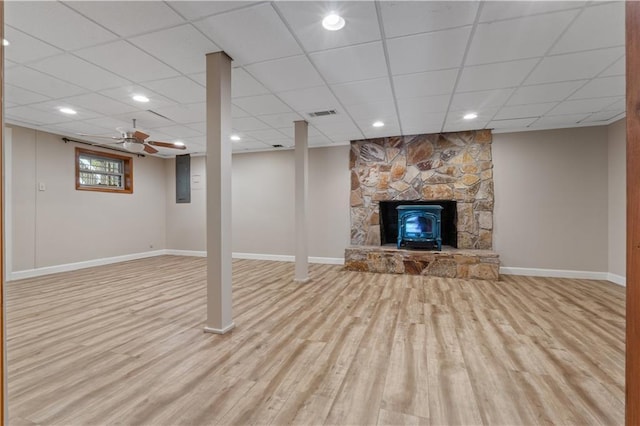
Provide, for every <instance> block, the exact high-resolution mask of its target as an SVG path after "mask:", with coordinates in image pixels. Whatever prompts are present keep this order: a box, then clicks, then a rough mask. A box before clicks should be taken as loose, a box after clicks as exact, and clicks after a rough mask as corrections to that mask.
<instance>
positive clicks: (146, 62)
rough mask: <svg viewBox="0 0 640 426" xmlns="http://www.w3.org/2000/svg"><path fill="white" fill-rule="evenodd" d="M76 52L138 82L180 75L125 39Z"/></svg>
mask: <svg viewBox="0 0 640 426" xmlns="http://www.w3.org/2000/svg"><path fill="white" fill-rule="evenodd" d="M76 54H77V55H78V56H80V57H82V58H84V59H86V60H87V61H89V62H93V63H94V64H96V65H99V66H101V67H102V68H105V69H107V70H109V71H111V72H114V73H116V74H118V75H121V76H123V77H125V78H128V79H129V80H131V81H133V82H136V83H138V82H141V81H147V80H157V79H160V78H168V77H173V76H176V75H178V72H177V71H175V70H174V69H172V68H170V67H168V66H167V65H165V64H163V63H162V62H160V61H158V60H157V59H155V58H154V57H152V56H151V55H149V54H147V53H145V52H143V51H142V50H140V49H138V48H137V47H135V46H133V45H131V44H129V43H127V42H126V41H124V40H120V41H116V42H114V43H108V44H103V45H101V46H96V47H92V48H90V49H83V50H79V51H78V52H76Z"/></svg>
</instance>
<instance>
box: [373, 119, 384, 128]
mask: <svg viewBox="0 0 640 426" xmlns="http://www.w3.org/2000/svg"><path fill="white" fill-rule="evenodd" d="M372 126H373V127H382V126H384V123H383V122H382V121H380V120H378V121H374V122H373V124H372Z"/></svg>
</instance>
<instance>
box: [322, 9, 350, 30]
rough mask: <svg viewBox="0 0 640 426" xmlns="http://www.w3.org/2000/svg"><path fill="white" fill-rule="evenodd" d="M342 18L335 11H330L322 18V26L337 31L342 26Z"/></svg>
mask: <svg viewBox="0 0 640 426" xmlns="http://www.w3.org/2000/svg"><path fill="white" fill-rule="evenodd" d="M344 24H345V22H344V18H343V17H342V16H340V15H338V14H337V13H335V12H331V13H330V14H328V15H327V16H325V17H324V19H323V20H322V26H323V27H324V29H325V30H329V31H338V30H341V29H342V28H343V27H344Z"/></svg>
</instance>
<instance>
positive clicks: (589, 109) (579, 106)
mask: <svg viewBox="0 0 640 426" xmlns="http://www.w3.org/2000/svg"><path fill="white" fill-rule="evenodd" d="M616 100H617V98H615V97H614V98H596V99H578V100H573V101H564V102H562V103H560V104H559V105H558V106H557V107H555V108H554V109H552V110H551V111H549V112H548V113H547V115H562V114H581V113H585V114H586V113H593V112H598V111H600V110H601V109H603V108H605V107H606V106H608V105H610V104H611V103H613V102H614V101H616Z"/></svg>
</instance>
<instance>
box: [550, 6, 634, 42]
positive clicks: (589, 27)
mask: <svg viewBox="0 0 640 426" xmlns="http://www.w3.org/2000/svg"><path fill="white" fill-rule="evenodd" d="M612 46H624V2H622V1H615V2H609V3H606V4H602V5H596V6H591V7H587V8H585V9H584V10H583V12H582V13H581V14H580V16H579V17H578V19H576V21H575V22H574V23H573V24H572V25H571V27H570V28H569V30H568V31H567V32H566V33H564V34H563V36H562V38H561V39H560V40H559V41H558V43H557V44H556V45H555V46H554V47H553V50H552V52H551V53H567V52H575V51H579V50H589V49H598V48H602V47H612Z"/></svg>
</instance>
